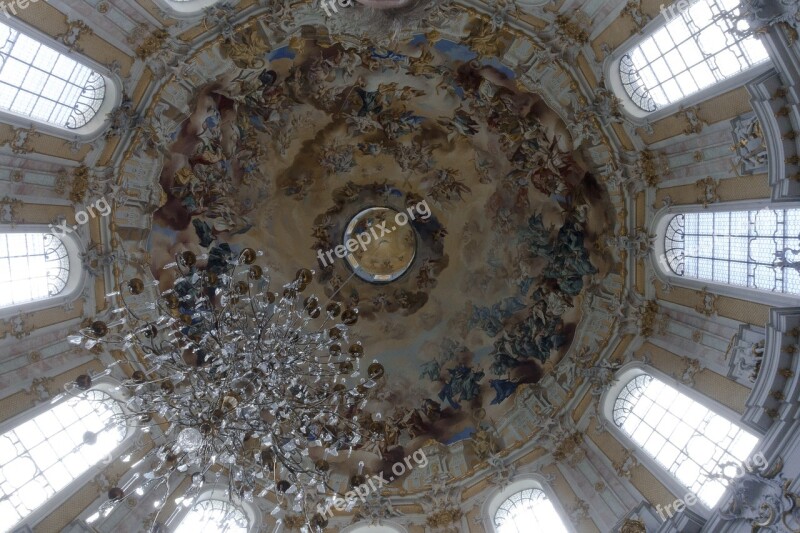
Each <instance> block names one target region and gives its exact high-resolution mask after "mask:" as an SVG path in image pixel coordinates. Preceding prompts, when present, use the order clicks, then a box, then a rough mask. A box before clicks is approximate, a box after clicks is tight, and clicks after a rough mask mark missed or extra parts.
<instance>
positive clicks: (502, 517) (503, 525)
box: [494, 488, 567, 533]
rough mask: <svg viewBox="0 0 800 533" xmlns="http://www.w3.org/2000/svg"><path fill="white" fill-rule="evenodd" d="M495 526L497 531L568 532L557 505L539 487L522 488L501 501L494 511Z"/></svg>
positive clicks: (519, 532) (522, 532) (504, 532)
mask: <svg viewBox="0 0 800 533" xmlns="http://www.w3.org/2000/svg"><path fill="white" fill-rule="evenodd" d="M494 526H495V528H496V529H497V533H525V532H528V531H547V532H548V533H567V528H566V527H564V523H563V522H562V521H561V518H560V517H559V516H558V513H557V512H556V510H555V507H553V504H552V503H551V502H550V500H549V499H548V498H547V495H546V494H545V493H544V491H543V490H542V489H538V488H528V489H524V490H521V491H519V492H517V493H515V494H512V495H511V496H510V497H508V498H507V499H506V500H505V501H504V502H503V503H501V504H500V507H498V509H497V511H495V513H494Z"/></svg>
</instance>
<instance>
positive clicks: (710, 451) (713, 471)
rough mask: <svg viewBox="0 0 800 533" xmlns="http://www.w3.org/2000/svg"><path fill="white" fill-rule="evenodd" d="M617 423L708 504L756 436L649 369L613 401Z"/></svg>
mask: <svg viewBox="0 0 800 533" xmlns="http://www.w3.org/2000/svg"><path fill="white" fill-rule="evenodd" d="M613 418H614V424H616V425H617V427H619V428H620V429H621V430H622V431H623V432H625V434H627V435H628V436H629V437H630V438H631V440H632V441H633V442H634V443H636V444H637V445H638V446H640V447H641V448H642V450H644V451H645V452H646V453H647V454H648V455H650V456H651V457H653V458H654V459H655V460H656V462H658V464H659V465H661V466H662V467H663V468H664V469H665V470H666V471H667V472H669V473H670V474H672V475H673V476H675V478H676V479H677V480H678V481H679V482H680V483H682V484H683V485H684V486H685V487H686V488H688V489H689V490H691V491H692V492H693V493H694V494H696V495H697V497H698V499H699V500H700V501H701V502H702V503H703V504H705V505H706V507H708V508H709V509H711V508H713V507H714V506H715V505H716V504H717V503H718V502H719V499H720V498H721V497H722V495H723V493H724V492H725V487H726V482H725V480H724V479H716V478H714V477H713V476H712V475H721V474H722V469H723V468H724V467H725V466H726V465H730V464H736V465H741V464H742V463H743V462H744V461H745V460H746V459H747V458H748V456H749V455H750V453H751V452H752V451H753V448H755V446H756V444H757V443H758V439H757V438H756V437H755V436H754V435H752V434H750V433H749V432H747V431H745V430H744V429H742V428H740V427H739V426H738V425H736V424H734V423H733V422H731V421H730V420H728V419H726V418H725V417H723V416H721V415H719V414H717V413H715V412H714V411H713V410H711V409H708V408H707V407H705V406H704V405H702V404H701V403H699V402H696V401H694V400H692V399H691V398H689V397H688V396H686V395H685V394H683V393H681V392H679V391H678V390H677V389H675V388H673V387H670V386H669V385H667V384H666V383H664V382H662V381H660V380H658V379H656V378H654V377H653V376H651V375H649V374H641V375H639V376H637V377H635V378H633V379H632V380H631V381H630V382H628V383H627V385H625V387H624V388H623V389H622V392H621V393H620V394H619V396H618V397H617V399H616V401H615V402H614V412H613Z"/></svg>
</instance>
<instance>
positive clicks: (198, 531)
mask: <svg viewBox="0 0 800 533" xmlns="http://www.w3.org/2000/svg"><path fill="white" fill-rule="evenodd" d="M248 525H249V524H248V521H247V516H245V514H244V512H243V511H242V510H241V509H239V508H238V507H236V506H234V505H232V504H230V503H228V502H226V501H222V500H203V501H201V502H198V503H197V504H196V505H195V506H194V507H192V509H191V510H190V511H189V512H188V513H187V514H186V516H185V517H184V518H183V520H181V522H180V524H178V527H177V528H176V529H175V533H247V529H248Z"/></svg>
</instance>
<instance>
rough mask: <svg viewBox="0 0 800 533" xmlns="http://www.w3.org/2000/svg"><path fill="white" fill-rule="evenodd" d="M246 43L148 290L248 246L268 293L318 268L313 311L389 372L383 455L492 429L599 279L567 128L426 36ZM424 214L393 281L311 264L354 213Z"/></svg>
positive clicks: (218, 94)
mask: <svg viewBox="0 0 800 533" xmlns="http://www.w3.org/2000/svg"><path fill="white" fill-rule="evenodd" d="M249 31H250V33H248V34H246V35H244V36H242V37H241V38H240V39H239V40H237V41H236V44H230V45H227V46H225V45H223V47H222V49H223V51H224V53H226V54H227V56H228V58H229V59H230V64H231V68H230V70H229V71H228V72H227V73H226V74H225V75H224V76H221V77H220V79H218V80H216V81H214V82H213V83H209V84H208V85H206V86H205V87H204V88H203V89H202V90H201V91H199V92H198V94H196V96H195V98H194V100H193V106H194V108H193V112H192V114H191V116H190V117H189V118H188V119H187V120H186V121H184V122H183V124H182V125H181V128H180V130H179V131H178V132H177V134H176V135H175V138H174V143H173V144H172V145H171V147H170V149H169V153H168V156H167V159H166V161H165V166H164V169H163V173H162V175H161V178H160V181H161V186H162V187H163V189H164V191H165V193H166V196H167V201H166V203H165V204H164V205H163V206H162V207H161V208H160V209H159V210H158V211H157V212H156V213H155V215H154V231H153V234H152V242H151V250H152V253H153V259H154V273H156V274H157V275H158V273H159V272H160V271H161V268H162V267H163V265H164V264H166V263H169V262H171V261H172V260H173V257H172V255H173V254H174V253H175V252H178V251H183V250H185V249H190V250H193V251H195V252H196V253H197V254H207V255H208V261H209V262H210V263H211V265H212V267H213V265H214V264H218V265H222V264H223V263H224V262H225V261H226V260H227V259H228V258H230V257H232V256H233V255H235V254H236V253H237V251H238V250H240V249H241V248H243V247H245V246H251V247H253V248H256V249H260V250H263V251H264V257H263V259H264V261H263V262H264V263H265V264H266V265H267V266H269V267H270V268H271V269H272V270H273V272H275V273H280V274H283V275H284V278H283V279H281V280H280V281H284V280H288V279H290V277H291V276H293V275H294V272H296V270H297V269H298V268H300V267H312V268H314V269H315V278H316V282H317V285H316V288H315V290H316V292H317V295H318V296H319V297H320V298H321V300H323V301H324V300H326V299H329V298H331V299H334V300H338V301H341V302H343V303H346V304H348V305H350V304H355V305H357V306H358V309H359V312H360V315H359V323H358V325H357V331H358V333H359V335H360V337H361V339H362V340H363V342H364V345H365V347H366V349H367V355H366V357H365V360H366V361H371V360H372V359H378V360H379V361H380V362H381V363H383V364H384V365H385V367H386V372H387V374H386V375H387V383H386V386H385V387H384V388H383V389H382V391H381V392H380V396H379V398H378V399H377V401H375V402H374V403H375V406H376V407H375V409H376V410H379V411H380V412H381V415H382V418H383V420H386V421H387V424H386V444H385V446H384V449H382V450H375V451H379V452H382V453H383V455H384V457H388V456H389V455H391V454H393V453H394V454H397V452H398V450H403V449H406V450H407V449H411V448H414V447H418V445H419V444H420V443H421V442H424V441H426V440H428V439H430V438H434V439H437V440H439V441H441V442H452V441H454V440H458V439H460V438H464V437H465V436H467V435H469V434H470V433H471V432H472V430H473V428H474V426H475V424H476V419H483V418H485V417H489V418H490V419H493V420H498V419H500V418H502V416H503V413H504V412H505V411H506V410H507V409H508V408H509V406H510V405H511V403H513V396H514V394H515V392H516V391H517V390H518V389H519V388H520V387H524V386H527V384H533V383H536V382H537V381H538V380H540V379H541V377H542V376H543V375H544V374H545V373H546V372H549V371H550V370H551V369H552V368H553V367H554V365H556V364H557V363H558V361H559V360H560V359H561V358H562V357H563V356H564V354H565V353H566V352H567V350H568V349H569V347H570V346H571V343H572V340H573V338H574V335H575V330H576V327H577V325H578V324H579V322H580V318H581V317H580V311H579V310H580V303H581V301H582V293H583V292H584V289H585V288H586V287H587V285H589V284H591V282H592V279H593V278H594V277H598V276H603V275H605V273H606V272H608V270H609V268H610V259H609V258H607V257H604V256H603V255H602V254H601V253H600V252H598V250H600V249H602V246H595V243H596V242H598V241H599V240H602V237H601V236H602V235H603V234H604V233H607V232H608V229H609V228H610V226H611V223H612V221H613V219H614V216H615V215H614V213H613V212H612V208H611V203H610V201H609V199H608V196H607V194H606V192H605V190H604V189H603V188H602V187H601V186H600V185H599V184H598V182H597V180H596V179H595V177H594V176H593V175H591V174H590V173H589V172H587V170H586V169H587V165H586V164H585V160H584V156H583V154H582V153H581V152H580V151H579V150H575V149H574V148H573V145H572V141H571V138H570V135H569V133H568V131H567V128H566V127H565V125H564V123H563V122H562V120H561V119H560V118H559V117H558V116H557V115H556V113H554V112H553V111H552V110H551V109H550V108H549V107H548V106H547V105H546V104H545V102H544V101H543V100H542V98H540V97H539V96H538V95H536V94H531V93H529V92H526V91H525V90H523V89H522V88H521V87H520V86H519V85H518V83H517V82H516V80H515V78H514V74H513V72H511V71H510V70H508V69H506V68H505V67H503V66H502V64H501V63H500V62H499V61H497V60H496V59H494V60H484V59H478V56H477V55H476V54H475V53H474V52H472V51H470V50H469V49H468V48H466V47H464V46H461V45H456V44H454V43H452V42H449V41H446V40H440V39H437V38H436V36H435V35H428V36H422V35H421V36H418V37H416V38H415V39H413V40H412V41H410V42H407V43H404V44H400V45H397V46H396V47H394V48H393V49H379V48H374V47H369V46H358V47H352V48H349V47H348V46H347V45H343V44H332V43H331V42H330V41H327V42H324V43H323V42H317V41H315V40H314V39H313V38H295V39H293V40H292V41H291V44H290V46H288V47H286V48H282V49H279V50H268V49H267V46H266V45H265V41H264V39H263V38H262V37H261V36H260V35H259V34H258V33H257V32H256V31H255V30H249ZM423 201H424V202H425V203H426V204H427V206H428V207H429V208H430V217H428V218H426V219H422V218H421V217H418V218H416V219H415V220H413V221H411V222H410V225H411V227H412V228H413V230H414V232H415V235H416V241H415V246H416V250H415V255H414V260H413V262H412V264H411V266H410V268H409V269H408V270H407V271H406V272H405V273H404V274H403V275H402V276H401V277H400V278H399V279H396V280H394V281H392V282H391V283H384V284H375V283H369V282H367V281H364V280H363V279H360V278H359V277H358V276H354V275H353V272H352V270H351V269H350V267H349V266H348V264H347V262H346V261H344V260H342V259H336V260H335V261H334V262H333V264H330V265H325V266H323V264H322V263H321V262H320V261H319V256H320V254H318V252H321V253H322V254H324V252H325V251H327V250H330V249H333V248H335V247H336V246H337V245H339V244H342V235H343V233H344V231H345V229H346V227H347V225H348V222H349V221H350V219H351V218H352V217H353V216H354V215H355V214H357V213H359V212H361V211H362V210H364V209H366V208H369V207H372V206H387V207H391V208H393V209H395V210H398V211H405V210H406V209H408V208H409V207H410V206H414V205H418V204H419V203H420V202H423ZM280 274H274V277H276V278H277V277H279V275H280Z"/></svg>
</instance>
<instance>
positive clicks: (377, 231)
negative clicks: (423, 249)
mask: <svg viewBox="0 0 800 533" xmlns="http://www.w3.org/2000/svg"><path fill="white" fill-rule="evenodd" d="M342 244H343V245H344V247H345V248H346V249H347V255H346V256H345V258H346V260H347V263H348V264H349V265H350V268H352V269H353V272H355V274H356V275H357V276H358V277H360V278H361V279H363V280H364V281H368V282H370V283H389V282H391V281H394V280H396V279H397V278H399V277H400V276H402V275H403V274H405V273H406V271H408V269H409V268H410V267H411V263H413V262H414V257H415V256H416V253H417V237H416V235H415V233H414V228H412V227H411V225H410V223H409V219H408V215H407V214H406V213H404V212H400V211H396V210H394V209H392V208H391V207H370V208H367V209H364V210H363V211H361V212H359V213H358V214H356V215H355V216H354V217H353V218H352V219H350V222H349V223H348V224H347V228H345V232H344V236H343V237H342Z"/></svg>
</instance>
